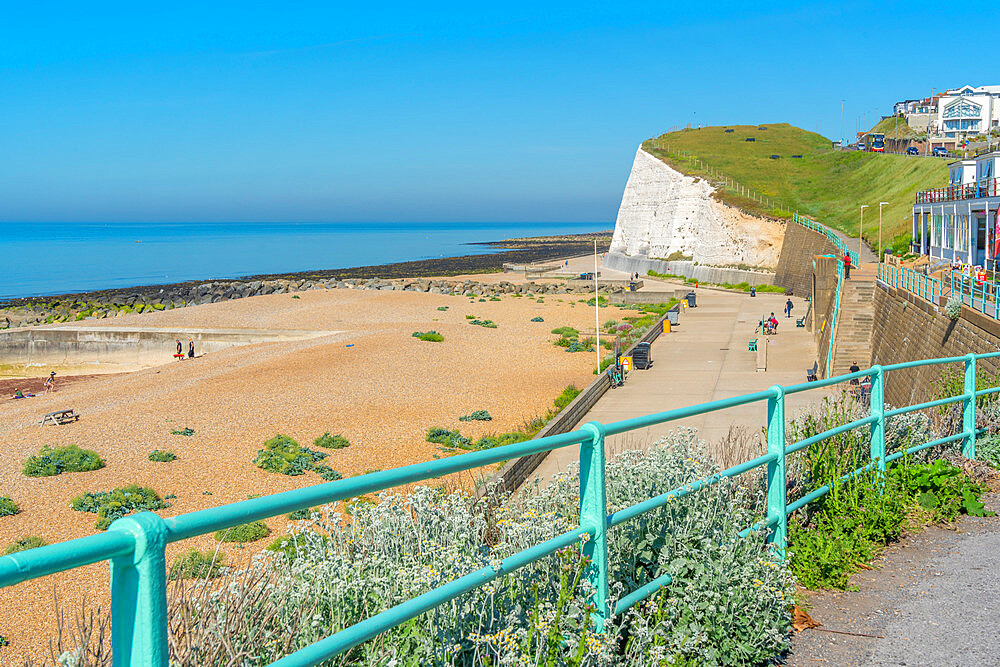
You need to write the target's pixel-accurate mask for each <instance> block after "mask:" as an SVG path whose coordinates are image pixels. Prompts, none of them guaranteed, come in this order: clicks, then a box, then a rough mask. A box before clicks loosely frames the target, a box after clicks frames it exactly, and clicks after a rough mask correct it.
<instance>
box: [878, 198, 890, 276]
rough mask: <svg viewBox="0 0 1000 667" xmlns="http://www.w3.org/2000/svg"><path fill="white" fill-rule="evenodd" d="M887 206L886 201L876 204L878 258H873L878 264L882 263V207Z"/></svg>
mask: <svg viewBox="0 0 1000 667" xmlns="http://www.w3.org/2000/svg"><path fill="white" fill-rule="evenodd" d="M888 204H889V202H887V201H880V202H879V203H878V257H876V258H875V260H876V261H878V262H881V261H882V207H883V206H886V205H888Z"/></svg>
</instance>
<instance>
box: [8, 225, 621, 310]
mask: <svg viewBox="0 0 1000 667" xmlns="http://www.w3.org/2000/svg"><path fill="white" fill-rule="evenodd" d="M610 227H611V225H610V224H608V223H443V222H442V223H432V222H414V223H118V222H115V223H22V224H18V223H4V224H2V225H0V299H9V298H13V297H20V296H41V295H50V294H67V293H75V292H88V291H93V290H100V289H111V288H117V287H133V286H139V285H157V284H165V283H177V282H184V281H187V280H209V279H216V278H238V277H243V276H251V275H258V274H267V273H291V272H296V271H309V270H321V269H339V268H348V267H353V266H367V265H374V264H386V263H390V262H403V261H409V260H422V259H434V258H438V257H454V256H457V255H474V254H486V253H492V252H497V251H499V250H500V248H497V247H494V246H481V245H467V244H470V243H477V242H485V241H502V240H504V239H508V238H518V237H526V236H548V235H557V234H583V233H586V232H596V231H601V230H605V229H609V228H610Z"/></svg>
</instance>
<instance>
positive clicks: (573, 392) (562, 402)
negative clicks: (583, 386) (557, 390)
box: [553, 384, 580, 410]
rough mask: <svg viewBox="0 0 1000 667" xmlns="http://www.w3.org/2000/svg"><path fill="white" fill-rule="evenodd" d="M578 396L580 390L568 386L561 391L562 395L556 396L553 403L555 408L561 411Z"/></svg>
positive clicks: (574, 386)
mask: <svg viewBox="0 0 1000 667" xmlns="http://www.w3.org/2000/svg"><path fill="white" fill-rule="evenodd" d="M579 395H580V390H579V389H577V388H576V385H572V384H571V385H569V386H568V387H566V388H565V389H563V390H562V393H561V394H559V395H558V396H556V400H555V401H553V402H554V403H555V406H556V407H557V408H559V409H560V410H562V409H563V408H565V407H566V406H567V405H569V404H570V403H572V402H573V399H574V398H576V397H577V396H579Z"/></svg>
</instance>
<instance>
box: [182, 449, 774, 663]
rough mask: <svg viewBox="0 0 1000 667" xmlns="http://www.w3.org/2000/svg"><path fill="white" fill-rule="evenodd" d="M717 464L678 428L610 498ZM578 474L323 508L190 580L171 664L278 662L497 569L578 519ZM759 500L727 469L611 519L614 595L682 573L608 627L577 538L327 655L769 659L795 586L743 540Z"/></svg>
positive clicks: (625, 468) (708, 471)
mask: <svg viewBox="0 0 1000 667" xmlns="http://www.w3.org/2000/svg"><path fill="white" fill-rule="evenodd" d="M715 472H717V468H716V467H715V466H714V465H713V464H712V463H711V462H710V461H709V460H708V459H707V458H706V457H705V456H704V453H703V443H702V442H701V441H700V440H698V439H697V438H696V437H695V435H694V433H693V431H690V430H680V431H677V432H675V433H673V434H671V435H670V436H668V437H666V438H663V439H662V440H660V441H659V442H657V443H656V444H655V445H654V446H653V447H652V448H651V449H649V450H648V451H646V452H640V451H626V452H624V453H622V454H621V455H619V456H617V457H615V458H614V459H612V460H611V461H610V462H609V463H608V464H607V489H608V502H609V511H611V512H614V511H618V510H620V509H623V508H625V507H627V506H629V505H632V504H634V503H637V502H640V501H643V500H647V499H648V498H651V497H654V496H657V495H660V494H662V493H664V492H666V491H668V490H671V489H675V488H682V487H684V486H685V485H688V484H691V483H692V482H694V481H696V480H698V479H701V478H705V477H708V476H711V475H713V474H714V473H715ZM579 484H580V482H579V473H578V470H577V469H576V467H575V466H574V467H572V468H571V469H570V470H569V471H567V472H564V473H560V474H558V475H556V476H554V478H552V479H551V480H547V481H546V483H539V484H537V485H535V486H534V487H532V488H528V489H524V490H523V491H522V492H521V493H520V494H518V495H516V496H514V497H512V498H509V499H507V500H506V501H505V502H503V503H501V504H499V505H497V504H495V503H491V502H487V500H476V499H474V498H472V497H470V496H468V495H467V494H465V493H461V492H457V493H451V494H446V493H444V492H442V491H441V490H438V489H432V488H426V487H417V488H415V489H412V490H411V491H409V492H408V493H405V494H403V493H398V494H391V493H385V494H382V495H381V496H380V498H379V500H378V501H377V502H354V503H349V504H348V507H346V508H340V507H339V506H338V507H333V506H326V507H323V508H321V509H320V510H319V511H316V512H313V513H312V515H311V516H310V518H308V519H303V520H300V521H298V522H296V523H295V524H294V526H293V528H292V530H291V531H290V534H289V535H288V536H286V538H283V541H282V542H281V543H279V544H277V545H275V549H276V550H275V551H271V552H265V553H263V554H260V555H258V556H256V557H255V558H254V559H253V562H252V564H251V566H250V567H248V568H247V569H245V570H242V571H239V572H234V573H231V574H230V575H228V576H227V578H225V579H222V580H220V579H215V580H212V581H211V582H208V581H206V582H200V583H199V582H196V583H195V584H194V585H192V584H191V583H190V582H188V583H187V584H185V583H184V582H179V583H178V586H179V587H180V588H178V589H176V590H175V592H174V595H173V596H172V598H171V608H170V612H169V615H170V618H171V621H170V623H171V635H172V637H173V638H174V639H172V641H171V659H172V660H173V661H176V662H177V664H189V662H190V663H191V664H199V665H228V664H240V665H246V666H249V665H262V664H267V663H269V662H271V661H274V660H277V659H278V658H280V657H282V656H284V655H287V654H288V653H290V652H292V651H294V650H296V649H298V648H301V647H303V646H306V645H308V644H310V643H312V642H315V641H318V640H320V639H322V638H324V637H328V636H330V635H331V634H333V633H335V632H338V631H340V630H342V629H344V628H347V627H349V626H351V625H353V624H355V623H358V622H359V621H362V620H364V619H366V618H369V617H371V616H373V615H375V614H377V613H379V612H380V611H383V610H385V609H388V608H389V607H392V606H393V605H395V604H398V603H400V602H402V601H405V600H408V599H411V598H413V597H416V596H418V595H420V594H422V593H425V592H427V591H429V590H431V589H432V588H434V587H437V586H439V585H442V584H444V583H446V582H448V581H452V580H454V579H456V578H458V577H461V576H463V575H465V574H468V573H470V572H473V571H476V570H478V569H481V568H483V567H498V564H499V562H500V560H501V559H503V558H504V557H506V556H509V555H511V554H514V553H516V552H518V551H521V550H523V549H526V548H528V547H530V546H533V545H535V544H538V543H539V542H542V541H544V540H546V539H549V538H551V537H554V536H555V535H557V534H559V533H562V532H565V531H568V530H571V529H573V528H574V527H576V525H577V524H578V521H579ZM338 509H344V510H345V511H343V512H340V511H337V510H338ZM762 511H763V506H762V498H761V495H760V491H759V489H758V488H757V487H751V488H747V487H745V486H741V485H738V484H737V483H735V482H734V481H731V480H722V481H721V482H719V483H717V484H715V485H712V486H710V487H708V488H707V489H704V490H701V491H699V492H695V493H692V494H691V495H688V496H684V497H680V498H677V499H675V500H673V501H671V502H669V503H667V504H666V505H665V506H663V507H661V508H659V509H657V510H653V511H651V512H648V513H646V514H643V515H640V516H638V517H635V518H633V519H631V520H629V521H626V522H624V523H622V524H620V525H618V526H615V527H614V528H612V529H611V530H610V531H609V555H610V563H611V572H610V575H611V581H612V582H614V585H613V589H612V597H613V598H614V599H613V600H612V606H613V604H614V602H615V601H616V600H617V599H619V598H620V597H621V596H622V595H623V594H625V593H627V592H630V591H632V590H634V589H635V588H636V587H637V586H641V585H642V584H644V583H647V582H648V581H650V580H651V579H653V578H654V577H657V576H660V575H662V574H664V573H669V574H671V575H672V577H673V579H672V581H671V582H670V584H668V585H667V586H665V587H664V588H663V589H662V590H661V591H660V592H659V593H657V594H656V595H655V596H654V597H652V598H650V599H649V600H648V601H646V602H643V603H641V604H640V605H637V606H636V607H633V608H632V609H630V610H628V611H627V612H625V613H623V614H621V615H618V616H613V617H612V618H611V619H610V621H609V623H608V624H607V630H606V632H605V633H604V634H603V635H596V634H594V633H593V632H592V631H591V625H590V612H591V607H590V599H591V589H590V587H589V583H588V581H587V579H586V577H584V576H582V574H583V573H584V571H585V568H586V566H587V563H586V560H585V559H584V558H583V557H582V556H581V548H580V545H579V544H577V545H574V546H571V547H568V548H566V549H564V550H562V551H561V552H560V553H559V554H557V555H555V556H553V557H549V558H545V559H543V560H541V561H538V562H536V563H534V564H532V565H529V566H526V567H524V568H522V569H520V570H516V571H514V572H511V573H507V574H505V575H504V576H502V577H499V578H497V579H496V580H494V581H492V582H490V583H488V584H486V585H484V586H482V587H480V588H477V589H474V590H472V591H470V592H468V593H466V594H464V595H462V596H460V597H458V598H456V599H454V600H452V601H450V602H448V603H446V604H443V605H441V606H439V607H436V608H434V609H432V610H431V611H429V612H427V613H425V614H423V615H421V616H419V617H417V618H414V619H412V620H410V621H408V622H406V623H404V624H403V625H401V626H398V627H396V628H393V629H391V630H389V631H387V632H385V633H383V634H382V635H380V636H378V637H377V638H375V639H373V640H370V641H368V642H365V643H362V644H360V645H359V646H357V647H355V648H354V649H351V650H350V651H348V652H347V653H346V654H344V655H341V656H339V657H337V658H335V659H333V660H331V661H330V662H329V663H324V664H330V665H351V666H353V665H384V666H388V665H394V666H403V665H414V666H415V665H438V666H447V667H472V666H477V667H478V666H480V665H492V666H505V665H511V666H513V665H540V664H545V665H578V666H594V667H597V666H605V665H621V664H636V665H660V664H671V663H673V662H674V661H675V660H677V661H679V662H682V663H684V664H693V663H697V664H705V665H711V664H717V665H744V664H764V663H766V662H767V661H768V660H770V659H772V658H774V657H775V656H777V655H778V654H780V653H781V652H782V651H783V650H784V649H785V648H786V647H787V643H788V632H789V620H790V619H789V613H788V609H789V605H790V603H791V595H792V588H791V585H792V582H791V577H790V575H789V573H788V571H787V569H786V568H785V566H784V565H782V564H780V563H779V562H777V560H776V559H775V557H774V554H773V553H772V552H771V551H770V550H769V549H768V547H767V545H766V544H765V536H764V535H763V534H761V533H753V534H751V536H750V537H749V538H747V539H740V538H738V536H737V533H738V532H739V531H740V530H741V529H742V528H745V527H746V526H749V525H751V524H752V523H753V522H754V521H756V520H758V519H759V518H761V515H762ZM192 661H193V662H192ZM234 661H235V662H234Z"/></svg>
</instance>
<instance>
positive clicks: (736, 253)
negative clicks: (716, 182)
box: [610, 148, 784, 268]
mask: <svg viewBox="0 0 1000 667" xmlns="http://www.w3.org/2000/svg"><path fill="white" fill-rule="evenodd" d="M712 192H713V189H712V187H711V185H709V184H708V182H706V181H704V180H702V179H698V178H694V177H691V176H685V175H684V174H681V173H680V172H678V171H675V170H674V169H671V168H670V167H669V166H667V165H666V164H664V163H663V162H661V161H660V160H658V159H656V158H655V157H653V156H652V155H650V154H648V153H646V152H645V151H644V150H642V148H640V149H639V150H638V151H636V154H635V161H634V162H633V163H632V173H630V174H629V177H628V183H626V185H625V193H624V194H623V195H622V204H621V208H619V209H618V219H617V220H616V222H615V233H614V237H613V238H612V240H611V249H610V252H611V253H614V254H619V255H627V256H632V257H636V258H649V259H653V258H657V259H666V258H667V257H670V255H671V254H673V253H675V252H680V253H681V254H683V255H685V256H686V257H692V258H693V261H694V262H697V263H698V264H702V265H710V266H726V265H733V264H746V265H750V266H758V267H769V268H774V267H775V266H777V264H778V255H779V254H780V253H781V243H782V239H783V238H784V225H783V224H781V223H778V222H773V221H771V220H765V219H761V218H755V217H752V216H749V215H745V214H744V213H742V212H740V211H738V210H737V209H734V208H731V207H728V206H726V205H725V204H722V203H720V202H717V201H715V200H714V199H712V198H711V194H712Z"/></svg>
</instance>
